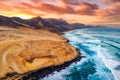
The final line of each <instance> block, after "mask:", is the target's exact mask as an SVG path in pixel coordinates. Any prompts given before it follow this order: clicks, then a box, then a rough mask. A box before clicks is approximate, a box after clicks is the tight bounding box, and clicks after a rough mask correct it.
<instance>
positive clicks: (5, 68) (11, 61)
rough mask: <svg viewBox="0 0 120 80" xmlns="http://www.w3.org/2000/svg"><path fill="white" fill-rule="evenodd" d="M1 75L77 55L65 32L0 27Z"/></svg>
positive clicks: (20, 72) (23, 71) (37, 68)
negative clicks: (61, 33)
mask: <svg viewBox="0 0 120 80" xmlns="http://www.w3.org/2000/svg"><path fill="white" fill-rule="evenodd" d="M0 36H1V37H0V78H2V77H5V76H6V74H8V73H14V72H15V73H18V74H25V73H28V72H32V71H36V70H40V69H43V68H46V67H50V66H58V65H61V64H64V63H65V62H68V61H71V60H73V59H75V58H76V57H77V56H78V53H77V51H76V48H75V47H73V46H71V45H70V44H69V43H67V39H66V38H64V37H63V36H59V35H57V34H54V33H51V32H49V31H44V30H34V29H29V28H24V27H23V28H22V27H21V28H19V29H14V28H8V27H0Z"/></svg>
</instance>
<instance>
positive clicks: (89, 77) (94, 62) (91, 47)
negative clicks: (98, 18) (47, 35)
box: [42, 28, 120, 80]
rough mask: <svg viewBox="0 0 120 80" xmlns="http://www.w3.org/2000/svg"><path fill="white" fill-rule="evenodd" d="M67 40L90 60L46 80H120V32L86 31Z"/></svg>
mask: <svg viewBox="0 0 120 80" xmlns="http://www.w3.org/2000/svg"><path fill="white" fill-rule="evenodd" d="M63 36H65V37H66V38H68V39H69V40H70V44H72V45H73V46H75V47H77V48H79V49H80V51H81V53H82V55H83V56H86V58H83V59H82V60H81V61H79V62H77V63H73V64H71V65H70V66H69V67H67V68H66V69H63V70H61V71H60V72H57V71H56V72H53V73H52V74H50V75H48V76H46V77H44V78H43V79H42V80H120V28H86V29H79V30H73V31H69V32H65V34H64V35H63Z"/></svg>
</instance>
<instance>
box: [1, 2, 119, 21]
mask: <svg viewBox="0 0 120 80" xmlns="http://www.w3.org/2000/svg"><path fill="white" fill-rule="evenodd" d="M100 1H101V2H102V3H103V1H105V2H110V4H108V3H105V2H104V4H98V0H95V1H94V0H91V2H90V1H89V0H0V14H2V15H5V16H14V15H16V16H18V15H22V16H23V17H24V16H25V15H26V16H32V17H34V16H41V17H46V16H49V17H51V16H58V17H60V18H61V17H62V18H64V16H67V15H69V17H66V18H68V19H73V18H71V17H70V16H73V15H76V16H78V17H75V20H76V21H79V19H77V18H80V17H79V16H87V17H86V18H88V16H90V18H91V19H93V18H92V17H94V19H95V20H93V21H96V20H97V19H96V18H99V19H101V21H104V20H107V21H109V22H110V21H111V20H112V21H113V22H114V21H119V20H120V19H119V17H120V0H100ZM100 1H99V2H100ZM103 6H105V7H104V8H103ZM95 17H96V18H95ZM86 18H85V19H83V22H84V21H86ZM68 19H67V20H68ZM103 19H104V20H103ZM81 20H82V19H81ZM89 20H90V19H89Z"/></svg>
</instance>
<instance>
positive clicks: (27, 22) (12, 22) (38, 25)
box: [0, 16, 93, 34]
mask: <svg viewBox="0 0 120 80" xmlns="http://www.w3.org/2000/svg"><path fill="white" fill-rule="evenodd" d="M0 25H1V26H9V27H14V28H19V27H20V26H22V27H30V28H34V29H43V30H49V31H51V32H55V33H58V34H61V33H62V32H64V31H69V30H74V29H81V28H87V27H93V26H90V25H88V26H87V25H84V24H81V23H74V24H70V23H68V22H67V21H65V20H62V19H54V18H45V19H43V18H41V17H34V18H32V19H21V18H19V17H5V16H0Z"/></svg>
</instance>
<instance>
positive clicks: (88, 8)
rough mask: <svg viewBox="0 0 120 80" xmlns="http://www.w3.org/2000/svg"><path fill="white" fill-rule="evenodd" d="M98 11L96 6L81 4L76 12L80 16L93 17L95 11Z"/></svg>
mask: <svg viewBox="0 0 120 80" xmlns="http://www.w3.org/2000/svg"><path fill="white" fill-rule="evenodd" d="M98 9H99V7H98V6H97V5H96V4H90V3H87V2H81V3H80V4H79V7H78V9H77V10H76V12H77V13H78V14H80V15H95V10H98Z"/></svg>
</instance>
